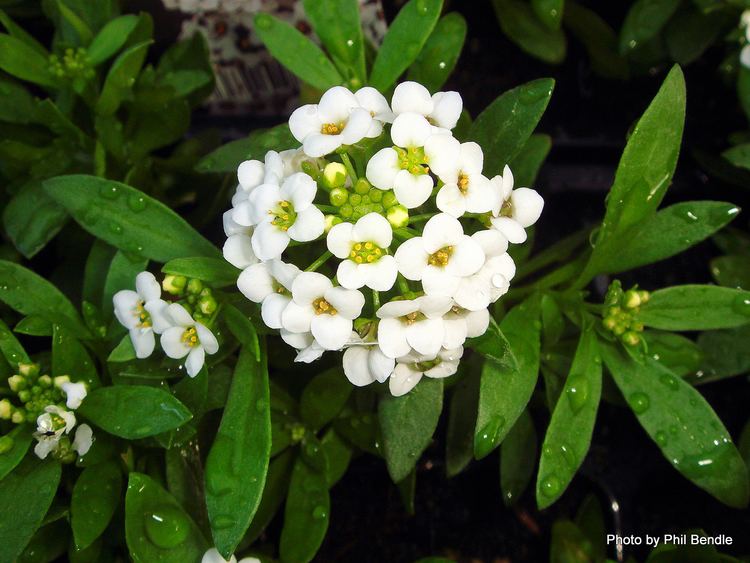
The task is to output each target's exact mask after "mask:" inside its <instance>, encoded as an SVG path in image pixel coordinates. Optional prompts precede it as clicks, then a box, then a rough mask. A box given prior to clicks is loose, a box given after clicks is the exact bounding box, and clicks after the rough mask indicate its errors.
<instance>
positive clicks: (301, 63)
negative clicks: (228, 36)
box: [255, 12, 344, 90]
mask: <svg viewBox="0 0 750 563" xmlns="http://www.w3.org/2000/svg"><path fill="white" fill-rule="evenodd" d="M255 32H256V33H257V34H258V37H260V40H261V41H263V43H264V44H265V46H266V48H267V49H268V51H269V52H270V53H271V55H272V56H273V57H274V58H275V59H276V60H278V61H279V62H280V63H281V64H282V65H284V66H285V67H286V68H288V69H289V70H290V71H291V72H292V73H293V74H295V75H297V76H298V77H299V78H300V79H301V80H302V81H303V82H306V83H307V84H309V85H310V86H313V87H315V88H317V89H318V90H327V89H328V88H330V87H331V86H336V85H338V84H341V83H342V82H343V81H344V79H343V78H342V77H341V75H340V74H339V72H338V71H337V70H336V67H335V66H333V63H332V62H331V60H330V59H329V58H328V57H326V56H325V54H324V53H323V51H321V50H320V48H319V47H318V46H317V45H315V43H313V42H312V41H311V40H310V39H308V38H307V37H305V36H304V34H302V32H300V31H298V30H297V29H296V28H294V27H292V26H291V25H290V24H288V23H286V22H285V21H282V20H280V19H279V18H276V17H274V16H272V15H271V14H266V13H263V12H261V13H259V14H258V15H257V16H255Z"/></svg>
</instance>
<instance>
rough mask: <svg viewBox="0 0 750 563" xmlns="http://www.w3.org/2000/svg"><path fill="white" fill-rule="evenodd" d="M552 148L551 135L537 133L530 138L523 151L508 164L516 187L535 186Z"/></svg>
mask: <svg viewBox="0 0 750 563" xmlns="http://www.w3.org/2000/svg"><path fill="white" fill-rule="evenodd" d="M551 148H552V139H551V138H550V136H549V135H542V134H538V133H535V134H533V135H531V137H529V138H528V140H527V141H526V144H524V146H523V148H522V149H521V151H520V152H519V153H518V154H516V156H515V157H513V160H511V161H510V162H509V163H508V166H510V169H511V170H512V171H513V179H514V183H515V185H516V186H532V185H534V182H535V181H536V176H537V174H538V173H539V169H540V168H541V167H542V164H543V163H544V160H545V159H546V158H547V155H548V154H549V151H550V149H551Z"/></svg>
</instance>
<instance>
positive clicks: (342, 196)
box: [328, 188, 349, 207]
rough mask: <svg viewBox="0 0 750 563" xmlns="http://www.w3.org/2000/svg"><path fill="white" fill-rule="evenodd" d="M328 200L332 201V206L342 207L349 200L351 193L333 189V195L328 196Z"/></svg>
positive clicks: (341, 189)
mask: <svg viewBox="0 0 750 563" xmlns="http://www.w3.org/2000/svg"><path fill="white" fill-rule="evenodd" d="M328 199H329V200H330V202H331V205H335V206H336V207H341V206H342V205H344V204H345V203H346V200H347V199H349V192H348V191H347V190H346V189H344V188H333V189H332V190H331V193H329V194H328Z"/></svg>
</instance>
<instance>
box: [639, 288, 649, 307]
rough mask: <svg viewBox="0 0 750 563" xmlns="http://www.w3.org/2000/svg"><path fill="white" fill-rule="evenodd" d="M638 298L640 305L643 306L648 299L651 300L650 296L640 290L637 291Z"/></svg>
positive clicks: (643, 290)
mask: <svg viewBox="0 0 750 563" xmlns="http://www.w3.org/2000/svg"><path fill="white" fill-rule="evenodd" d="M638 297H640V298H641V305H644V304H646V303H648V301H649V299H651V294H650V293H649V292H648V291H646V290H645V289H641V290H640V291H638Z"/></svg>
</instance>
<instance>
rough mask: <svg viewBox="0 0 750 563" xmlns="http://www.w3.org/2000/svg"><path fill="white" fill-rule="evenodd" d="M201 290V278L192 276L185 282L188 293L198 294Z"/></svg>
mask: <svg viewBox="0 0 750 563" xmlns="http://www.w3.org/2000/svg"><path fill="white" fill-rule="evenodd" d="M201 291H203V282H202V281H201V280H198V279H195V278H192V279H191V280H190V281H189V282H188V283H187V292H188V293H192V294H193V295H198V294H199V293H200V292H201Z"/></svg>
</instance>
